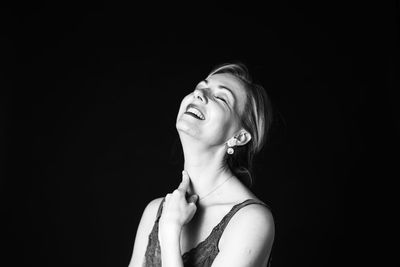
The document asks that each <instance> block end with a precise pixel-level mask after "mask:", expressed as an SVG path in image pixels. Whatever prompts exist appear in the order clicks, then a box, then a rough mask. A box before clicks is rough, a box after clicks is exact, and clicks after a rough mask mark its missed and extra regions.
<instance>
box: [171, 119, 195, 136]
mask: <svg viewBox="0 0 400 267" xmlns="http://www.w3.org/2000/svg"><path fill="white" fill-rule="evenodd" d="M176 130H177V131H178V133H179V135H181V134H186V135H190V136H193V137H196V136H198V135H199V132H200V131H199V129H198V127H196V125H195V124H194V123H193V122H190V121H187V120H185V119H182V118H180V119H179V120H177V122H176Z"/></svg>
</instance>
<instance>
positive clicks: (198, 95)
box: [194, 89, 207, 104]
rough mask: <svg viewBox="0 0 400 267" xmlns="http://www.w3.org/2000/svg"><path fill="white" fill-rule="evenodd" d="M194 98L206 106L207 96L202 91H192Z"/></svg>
mask: <svg viewBox="0 0 400 267" xmlns="http://www.w3.org/2000/svg"><path fill="white" fill-rule="evenodd" d="M194 98H195V99H199V100H200V101H201V102H204V103H205V104H207V96H206V94H205V92H204V90H203V89H196V90H194Z"/></svg>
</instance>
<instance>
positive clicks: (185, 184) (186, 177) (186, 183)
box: [178, 171, 190, 192]
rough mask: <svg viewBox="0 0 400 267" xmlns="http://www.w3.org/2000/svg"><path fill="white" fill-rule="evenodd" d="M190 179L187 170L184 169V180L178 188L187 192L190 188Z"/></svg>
mask: <svg viewBox="0 0 400 267" xmlns="http://www.w3.org/2000/svg"><path fill="white" fill-rule="evenodd" d="M189 184H190V179H189V175H188V174H187V172H186V171H182V182H181V183H180V184H179V186H178V190H182V191H184V192H186V191H187V190H188V188H189Z"/></svg>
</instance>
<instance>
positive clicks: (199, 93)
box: [129, 74, 275, 267]
mask: <svg viewBox="0 0 400 267" xmlns="http://www.w3.org/2000/svg"><path fill="white" fill-rule="evenodd" d="M223 87H227V88H228V89H229V90H230V91H228V90H226V89H223ZM245 101H246V92H245V90H244V88H243V86H242V84H241V82H240V81H239V80H237V79H236V78H235V77H234V76H232V75H230V74H215V75H212V76H209V77H207V79H206V80H205V81H202V82H200V83H199V84H198V86H197V87H196V89H195V90H194V92H192V93H190V94H189V95H187V96H186V97H185V98H184V99H183V100H182V102H181V105H180V109H179V112H178V116H177V120H176V128H177V130H178V133H179V137H180V139H181V143H182V147H183V152H184V159H185V161H184V171H183V172H182V181H181V183H180V185H179V186H178V187H177V189H176V190H174V191H173V192H172V193H170V194H167V195H166V197H165V202H164V207H163V212H162V215H161V218H160V222H159V241H160V246H161V251H162V254H161V255H162V259H161V260H162V264H163V266H167V267H168V266H174V267H177V266H183V262H182V255H183V254H184V253H185V252H187V251H189V250H190V249H191V248H194V247H196V246H197V245H198V243H200V242H201V241H203V240H204V239H205V238H206V237H207V236H208V235H209V234H210V232H211V230H212V228H213V227H214V226H215V225H216V224H218V223H219V222H220V220H221V219H222V218H223V216H224V215H225V214H227V213H228V212H229V210H230V209H231V208H232V207H233V205H235V204H237V203H240V202H243V201H244V200H246V199H249V198H252V199H257V197H256V196H255V195H254V194H253V193H252V192H251V191H250V190H249V189H248V188H247V187H246V186H244V185H243V184H242V183H241V182H240V181H239V179H237V178H236V177H235V176H234V175H233V174H232V172H231V171H230V170H229V168H228V167H227V166H226V165H225V163H224V157H225V155H226V149H227V142H228V141H229V140H231V142H232V143H233V144H234V145H235V146H241V145H245V144H246V143H248V142H249V141H250V140H251V135H250V133H249V132H247V131H246V130H245V129H243V128H242V127H241V126H240V114H242V112H243V110H244V106H245ZM189 104H194V105H196V107H197V108H198V109H199V110H200V111H201V112H202V113H203V114H204V116H205V119H204V120H199V119H197V118H195V117H193V116H191V115H189V114H186V113H185V111H186V109H187V107H188V105H189ZM225 181H226V182H225ZM224 182H225V183H224ZM222 183H224V184H223V185H222V186H220V187H218V186H219V185H221V184H222ZM217 187H218V188H217ZM214 188H217V190H215V191H213V193H212V194H210V195H207V193H208V192H210V191H212V190H213V189H214ZM186 195H188V197H187V196H186ZM205 195H207V196H206V197H205V198H204V199H202V197H203V196H205ZM199 197H200V201H198V199H199ZM161 200H162V198H158V199H155V200H153V201H151V202H150V203H149V204H148V205H147V207H146V208H145V210H144V212H143V215H142V218H141V221H140V223H139V227H138V230H137V233H136V239H135V245H134V250H133V255H132V259H131V262H130V265H129V266H130V267H133V266H141V265H142V263H143V261H144V254H145V251H146V247H147V243H148V235H149V234H150V232H151V230H152V227H153V224H154V220H155V218H156V213H157V210H158V207H159V205H160V202H161ZM243 229H246V231H243ZM274 233H275V228H274V221H273V217H272V214H271V213H270V211H269V210H268V209H267V208H266V207H264V206H262V205H248V206H246V207H244V208H242V209H240V210H239V211H238V212H237V213H236V214H235V215H234V216H233V217H232V219H231V221H230V222H229V224H228V225H227V227H226V229H225V231H224V233H223V234H222V237H221V239H220V241H219V244H218V248H219V253H218V255H217V257H216V258H215V260H214V262H213V265H212V266H216V267H217V266H241V267H244V266H264V265H265V264H266V263H267V261H268V257H269V254H270V250H271V247H272V243H273V239H274Z"/></svg>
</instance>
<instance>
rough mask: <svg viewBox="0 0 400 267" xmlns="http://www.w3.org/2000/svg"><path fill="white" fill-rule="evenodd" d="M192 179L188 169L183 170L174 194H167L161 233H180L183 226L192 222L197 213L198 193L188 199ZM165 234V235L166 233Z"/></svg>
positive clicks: (161, 219)
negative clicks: (187, 171) (187, 194)
mask: <svg viewBox="0 0 400 267" xmlns="http://www.w3.org/2000/svg"><path fill="white" fill-rule="evenodd" d="M189 185H190V179H189V176H188V174H187V173H186V171H183V172H182V182H181V183H180V184H179V187H178V188H177V189H175V190H174V192H173V193H172V194H167V196H166V197H165V201H164V206H163V211H162V214H161V218H160V222H159V228H160V235H164V234H165V233H169V234H173V232H175V231H174V230H176V231H178V232H179V233H180V230H181V229H182V227H183V226H184V225H185V224H186V223H188V222H190V220H191V219H192V218H193V216H194V214H195V213H196V209H197V207H196V204H195V203H196V201H197V199H198V196H197V195H192V196H190V197H189V198H188V199H186V193H187V192H188V189H189ZM164 236H165V235H164Z"/></svg>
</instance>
